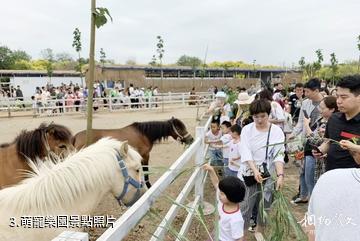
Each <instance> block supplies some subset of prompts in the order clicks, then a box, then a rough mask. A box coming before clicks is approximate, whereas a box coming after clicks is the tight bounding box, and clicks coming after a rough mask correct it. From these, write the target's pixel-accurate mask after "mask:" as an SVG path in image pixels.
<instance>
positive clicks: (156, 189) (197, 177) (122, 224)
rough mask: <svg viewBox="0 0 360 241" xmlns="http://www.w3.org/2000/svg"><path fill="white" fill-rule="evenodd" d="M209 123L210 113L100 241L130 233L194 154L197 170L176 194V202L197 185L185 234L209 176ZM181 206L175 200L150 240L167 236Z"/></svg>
mask: <svg viewBox="0 0 360 241" xmlns="http://www.w3.org/2000/svg"><path fill="white" fill-rule="evenodd" d="M210 123H211V117H210V118H209V119H208V120H207V122H206V124H205V126H198V127H196V139H195V141H194V142H193V143H192V144H191V145H190V147H189V148H187V149H186V150H185V152H184V153H183V154H182V155H181V156H180V157H179V158H178V159H177V160H176V161H175V162H174V163H173V164H172V165H171V167H170V168H169V169H168V170H167V171H166V172H165V173H164V174H163V175H162V176H161V177H160V178H159V179H158V180H157V181H156V182H155V183H154V184H153V185H152V187H151V188H150V189H149V190H148V191H146V193H145V194H144V195H143V196H142V197H141V198H140V199H139V200H138V201H137V202H136V203H135V204H134V205H133V206H131V207H130V208H129V209H128V210H127V211H126V212H125V213H124V214H123V215H122V216H121V217H120V218H119V219H118V220H117V221H116V222H115V223H114V225H113V227H112V228H109V229H107V230H106V231H105V232H104V233H103V234H102V235H101V236H100V237H99V238H98V239H97V240H98V241H119V240H122V239H123V238H124V237H125V236H127V235H128V233H129V232H130V230H131V229H132V228H133V227H135V226H136V225H137V223H139V222H140V220H141V219H142V218H143V217H144V216H145V215H146V213H147V212H148V211H149V210H150V208H151V206H152V204H153V203H154V202H155V201H156V200H157V198H159V197H160V196H161V194H163V192H164V191H165V189H166V188H168V187H169V186H170V184H171V183H172V182H173V180H174V179H175V178H176V177H177V176H178V175H179V173H180V172H181V171H182V168H183V167H184V166H185V165H186V164H188V163H189V162H190V161H191V160H192V157H193V156H194V155H195V168H194V169H195V170H194V171H193V172H192V174H191V177H190V178H189V180H188V181H187V183H186V184H185V186H184V187H183V189H182V190H181V191H180V193H179V195H178V196H177V198H176V202H177V203H181V204H182V203H183V202H184V201H185V200H186V199H187V197H188V195H189V193H190V192H191V190H193V188H194V186H195V195H194V199H195V200H194V202H193V203H192V205H191V207H190V210H192V211H190V212H189V213H188V216H187V217H186V219H185V222H184V223H183V226H182V227H181V230H180V232H179V233H180V234H181V235H183V236H184V235H186V233H187V230H188V229H189V227H190V224H191V221H192V217H193V215H194V210H195V209H196V207H197V206H198V205H202V201H203V189H204V182H203V180H204V177H206V176H205V173H204V171H203V170H202V169H201V167H200V165H201V164H202V163H204V159H205V153H206V150H207V148H208V145H205V144H204V137H205V131H206V130H207V129H208V127H209V126H210ZM178 207H179V206H178V205H176V204H174V205H172V206H171V207H170V209H169V211H168V213H167V214H166V216H165V218H164V219H163V221H162V222H161V224H160V225H159V226H158V229H157V230H156V231H155V233H154V236H153V237H152V238H151V239H150V240H151V241H152V240H161V239H162V238H163V237H164V235H165V234H166V232H167V229H166V228H164V227H165V226H166V225H168V224H169V223H171V222H172V220H173V219H174V217H175V216H176V213H177V211H178ZM65 240H66V239H65ZM65 240H64V241H65Z"/></svg>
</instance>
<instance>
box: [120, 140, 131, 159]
mask: <svg viewBox="0 0 360 241" xmlns="http://www.w3.org/2000/svg"><path fill="white" fill-rule="evenodd" d="M128 151H129V143H128V141H124V142H123V143H122V144H121V146H120V155H122V156H127V154H128Z"/></svg>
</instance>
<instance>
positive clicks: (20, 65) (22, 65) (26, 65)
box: [12, 59, 33, 70]
mask: <svg viewBox="0 0 360 241" xmlns="http://www.w3.org/2000/svg"><path fill="white" fill-rule="evenodd" d="M12 69H19V70H29V69H33V65H32V63H31V61H27V60H24V59H21V60H18V61H16V62H15V63H14V64H13V67H12Z"/></svg>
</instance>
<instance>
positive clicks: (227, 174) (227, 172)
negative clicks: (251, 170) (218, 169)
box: [225, 167, 238, 177]
mask: <svg viewBox="0 0 360 241" xmlns="http://www.w3.org/2000/svg"><path fill="white" fill-rule="evenodd" d="M237 174H238V172H237V171H233V170H231V169H230V168H229V167H225V177H237Z"/></svg>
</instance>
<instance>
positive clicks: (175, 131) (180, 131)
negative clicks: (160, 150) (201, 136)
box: [169, 117, 194, 145]
mask: <svg viewBox="0 0 360 241" xmlns="http://www.w3.org/2000/svg"><path fill="white" fill-rule="evenodd" d="M169 122H170V124H171V129H172V132H171V136H172V137H173V138H174V139H175V140H180V142H181V143H182V144H183V143H185V144H187V145H188V144H191V143H192V142H193V141H194V138H193V137H192V136H191V135H190V133H189V132H188V131H187V130H186V127H185V125H184V123H183V122H182V121H181V120H179V119H176V118H174V117H172V118H171V119H170V120H169Z"/></svg>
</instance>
